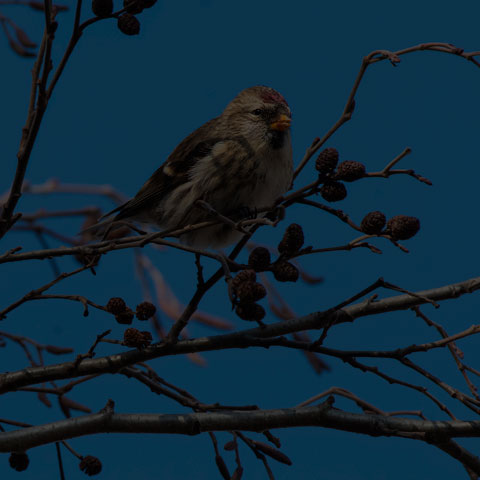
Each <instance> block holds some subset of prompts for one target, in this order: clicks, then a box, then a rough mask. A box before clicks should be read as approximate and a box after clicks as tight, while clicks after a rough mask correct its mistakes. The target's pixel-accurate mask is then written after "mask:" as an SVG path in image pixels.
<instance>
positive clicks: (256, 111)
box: [252, 108, 263, 115]
mask: <svg viewBox="0 0 480 480" xmlns="http://www.w3.org/2000/svg"><path fill="white" fill-rule="evenodd" d="M252 113H253V114H254V115H261V114H262V113H263V110H262V109H261V108H257V109H255V110H254V111H253V112H252Z"/></svg>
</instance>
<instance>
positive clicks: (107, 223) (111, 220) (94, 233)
mask: <svg viewBox="0 0 480 480" xmlns="http://www.w3.org/2000/svg"><path fill="white" fill-rule="evenodd" d="M127 203H128V202H126V203H124V204H122V205H120V206H118V207H116V208H114V209H113V210H111V211H110V212H108V213H106V214H105V215H102V216H101V217H100V218H98V219H97V220H96V221H94V223H93V224H90V225H86V226H85V227H86V228H83V229H82V230H81V231H80V232H79V235H80V236H81V237H82V238H84V239H85V240H87V241H90V240H94V239H97V240H105V239H106V238H107V237H108V236H109V234H110V233H111V232H112V231H113V230H116V229H117V228H119V227H121V226H122V225H124V224H125V222H124V221H123V219H122V220H120V219H119V218H118V215H115V216H112V215H113V214H114V213H117V212H121V211H122V210H123V209H124V207H125V205H126V204H127Z"/></svg>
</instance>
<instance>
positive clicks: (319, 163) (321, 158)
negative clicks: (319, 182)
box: [315, 148, 338, 174]
mask: <svg viewBox="0 0 480 480" xmlns="http://www.w3.org/2000/svg"><path fill="white" fill-rule="evenodd" d="M337 163H338V151H337V149H336V148H326V149H325V150H322V151H321V152H320V154H319V155H318V157H317V160H316V161H315V168H316V169H317V170H318V171H319V172H320V173H324V174H326V173H332V172H333V171H334V170H335V167H336V166H337Z"/></svg>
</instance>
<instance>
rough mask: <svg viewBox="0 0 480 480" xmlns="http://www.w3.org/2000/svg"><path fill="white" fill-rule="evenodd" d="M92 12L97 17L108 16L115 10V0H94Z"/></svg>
mask: <svg viewBox="0 0 480 480" xmlns="http://www.w3.org/2000/svg"><path fill="white" fill-rule="evenodd" d="M92 12H93V14H94V15H96V16H97V17H108V15H110V14H111V13H112V12H113V0H92Z"/></svg>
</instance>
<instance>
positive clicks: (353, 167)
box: [335, 161, 366, 182]
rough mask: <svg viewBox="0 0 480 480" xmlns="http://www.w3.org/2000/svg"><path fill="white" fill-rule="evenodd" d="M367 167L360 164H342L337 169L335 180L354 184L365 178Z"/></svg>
mask: <svg viewBox="0 0 480 480" xmlns="http://www.w3.org/2000/svg"><path fill="white" fill-rule="evenodd" d="M365 173H366V170H365V165H364V164H363V163H360V162H350V161H346V162H342V163H341V164H340V165H339V166H338V167H337V173H336V174H335V178H336V179H337V180H343V181H344V182H354V181H355V180H358V179H360V178H362V177H364V176H365Z"/></svg>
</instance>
